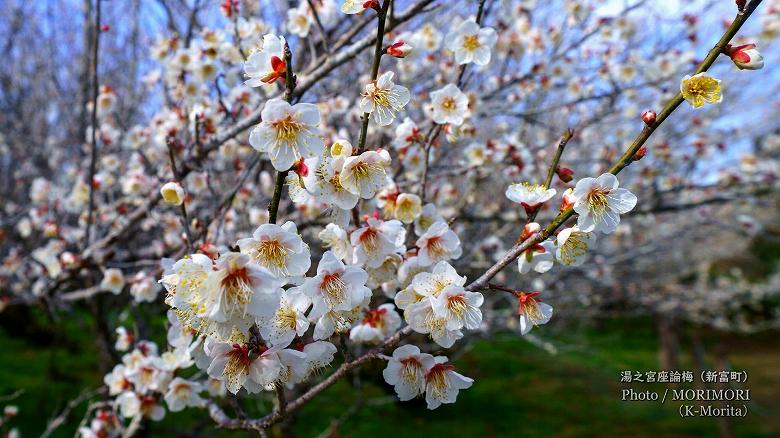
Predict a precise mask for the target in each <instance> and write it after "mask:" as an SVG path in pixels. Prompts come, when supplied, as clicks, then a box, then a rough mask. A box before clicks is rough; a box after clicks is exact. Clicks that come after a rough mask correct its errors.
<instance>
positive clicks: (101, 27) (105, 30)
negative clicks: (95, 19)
mask: <svg viewBox="0 0 780 438" xmlns="http://www.w3.org/2000/svg"><path fill="white" fill-rule="evenodd" d="M109 30H111V27H110V26H109V25H107V24H101V25H100V31H101V32H108V31H109Z"/></svg>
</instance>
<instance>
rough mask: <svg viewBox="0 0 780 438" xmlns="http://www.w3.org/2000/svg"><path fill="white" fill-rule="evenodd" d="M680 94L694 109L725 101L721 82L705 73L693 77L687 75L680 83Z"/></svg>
mask: <svg viewBox="0 0 780 438" xmlns="http://www.w3.org/2000/svg"><path fill="white" fill-rule="evenodd" d="M680 92H681V93H682V96H683V98H684V99H685V100H687V101H688V103H689V104H691V106H692V107H694V108H701V107H702V106H704V104H705V103H713V104H714V103H720V101H721V100H723V95H722V94H721V90H720V80H719V79H715V78H713V77H712V76H710V75H708V74H707V73H704V72H701V73H699V74H696V75H693V76H691V75H686V76H685V77H684V78H683V80H682V82H681V83H680Z"/></svg>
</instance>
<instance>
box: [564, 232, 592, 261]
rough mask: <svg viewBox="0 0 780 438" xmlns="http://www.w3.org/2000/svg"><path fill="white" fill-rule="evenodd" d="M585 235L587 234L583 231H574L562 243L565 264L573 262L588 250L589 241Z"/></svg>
mask: <svg viewBox="0 0 780 438" xmlns="http://www.w3.org/2000/svg"><path fill="white" fill-rule="evenodd" d="M585 237H586V234H585V233H583V232H573V233H571V234H570V235H569V238H568V239H566V241H565V242H564V243H563V245H561V261H562V262H563V264H564V265H571V264H573V263H574V262H575V261H576V259H577V257H580V256H582V255H584V254H585V252H586V251H587V250H588V243H587V242H586V241H585Z"/></svg>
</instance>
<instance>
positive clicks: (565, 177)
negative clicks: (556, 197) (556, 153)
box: [555, 166, 574, 183]
mask: <svg viewBox="0 0 780 438" xmlns="http://www.w3.org/2000/svg"><path fill="white" fill-rule="evenodd" d="M555 174H556V175H558V178H559V179H560V180H561V181H563V182H565V183H567V182H569V181H571V180H572V179H573V178H574V171H573V170H571V169H569V168H568V167H560V166H558V167H556V168H555Z"/></svg>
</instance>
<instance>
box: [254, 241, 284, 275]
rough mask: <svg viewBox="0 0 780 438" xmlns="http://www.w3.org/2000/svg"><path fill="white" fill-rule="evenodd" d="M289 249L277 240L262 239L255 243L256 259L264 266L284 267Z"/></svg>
mask: <svg viewBox="0 0 780 438" xmlns="http://www.w3.org/2000/svg"><path fill="white" fill-rule="evenodd" d="M289 252H290V251H289V250H288V249H287V248H285V246H284V245H282V243H281V242H279V241H278V240H263V241H262V242H260V243H258V244H257V247H256V257H255V258H256V259H257V261H258V263H260V264H261V265H263V266H266V267H274V268H277V269H281V268H284V266H285V265H286V264H287V254H289Z"/></svg>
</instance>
